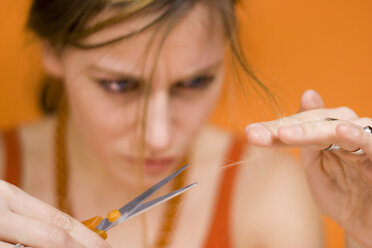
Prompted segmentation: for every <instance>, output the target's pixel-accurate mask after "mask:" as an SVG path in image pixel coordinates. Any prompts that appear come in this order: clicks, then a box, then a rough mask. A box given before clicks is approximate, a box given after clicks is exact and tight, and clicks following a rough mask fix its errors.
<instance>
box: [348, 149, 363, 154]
mask: <svg viewBox="0 0 372 248" xmlns="http://www.w3.org/2000/svg"><path fill="white" fill-rule="evenodd" d="M350 153H352V154H355V155H364V154H365V152H364V151H363V150H362V149H360V148H359V149H358V150H356V151H353V152H350Z"/></svg>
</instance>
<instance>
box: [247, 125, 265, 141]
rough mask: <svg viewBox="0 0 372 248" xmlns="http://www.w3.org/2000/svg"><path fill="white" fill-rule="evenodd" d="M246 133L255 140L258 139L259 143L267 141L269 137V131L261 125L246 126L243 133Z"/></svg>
mask: <svg viewBox="0 0 372 248" xmlns="http://www.w3.org/2000/svg"><path fill="white" fill-rule="evenodd" d="M248 132H250V134H251V135H254V136H256V138H257V139H260V140H261V141H268V140H269V139H270V137H271V133H270V131H269V130H267V129H266V128H265V127H264V126H262V125H261V124H257V123H255V124H252V125H249V126H247V128H246V129H245V133H246V134H248Z"/></svg>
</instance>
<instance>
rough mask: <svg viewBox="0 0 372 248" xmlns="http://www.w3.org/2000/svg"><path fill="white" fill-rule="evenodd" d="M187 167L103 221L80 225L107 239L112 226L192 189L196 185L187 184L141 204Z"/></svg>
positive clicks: (89, 221) (108, 215)
mask: <svg viewBox="0 0 372 248" xmlns="http://www.w3.org/2000/svg"><path fill="white" fill-rule="evenodd" d="M188 166H189V165H185V166H184V167H182V168H180V169H179V170H177V171H176V172H173V173H172V174H170V175H169V176H168V177H166V178H164V179H163V180H161V181H160V182H158V183H157V184H155V185H154V186H152V187H151V188H149V189H148V190H146V191H145V192H143V193H142V194H140V195H139V196H137V197H136V198H134V199H133V200H132V201H130V202H128V203H127V204H125V205H124V206H123V207H122V208H120V209H116V210H112V211H110V212H109V213H108V214H107V217H106V218H105V219H103V218H102V217H100V216H96V217H93V218H91V219H89V220H86V221H83V222H82V223H83V224H84V225H85V226H87V227H88V228H89V229H90V230H92V231H94V232H95V233H97V234H98V235H99V236H101V237H102V238H103V239H107V233H106V232H107V231H108V230H109V229H111V228H112V227H114V226H117V225H119V224H120V223H122V222H123V221H126V220H128V219H130V218H132V217H134V216H136V215H138V214H141V213H143V212H145V211H147V210H149V209H150V208H152V207H154V206H156V205H158V204H160V203H162V202H165V201H168V200H170V199H172V198H173V197H176V196H178V195H180V194H182V193H184V192H185V191H187V190H189V189H191V188H192V187H194V186H195V185H196V184H197V183H196V182H195V183H192V184H189V185H187V186H185V187H183V188H180V189H178V190H175V191H173V192H171V193H168V194H165V195H163V196H160V197H158V198H156V199H154V200H151V201H148V202H146V203H143V202H144V201H145V200H146V199H147V198H148V197H150V196H151V195H152V194H154V193H155V192H156V191H157V190H159V189H160V188H161V187H163V186H164V185H165V184H166V183H168V182H169V181H171V180H172V179H173V178H175V177H176V176H178V175H179V174H180V173H181V172H183V171H184V170H185V169H186V168H187V167H188Z"/></svg>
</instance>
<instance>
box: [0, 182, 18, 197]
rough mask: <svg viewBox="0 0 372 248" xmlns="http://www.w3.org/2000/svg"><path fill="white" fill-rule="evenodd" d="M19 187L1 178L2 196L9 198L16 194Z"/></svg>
mask: <svg viewBox="0 0 372 248" xmlns="http://www.w3.org/2000/svg"><path fill="white" fill-rule="evenodd" d="M18 191H19V189H18V188H17V187H16V186H14V185H13V184H10V183H8V182H5V181H3V180H0V198H5V199H8V198H9V197H12V196H15V195H16V194H17V192H18Z"/></svg>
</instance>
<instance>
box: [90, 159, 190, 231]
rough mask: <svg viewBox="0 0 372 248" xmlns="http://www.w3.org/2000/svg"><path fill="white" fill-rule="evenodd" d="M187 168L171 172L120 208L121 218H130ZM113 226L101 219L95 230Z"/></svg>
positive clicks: (115, 223)
mask: <svg viewBox="0 0 372 248" xmlns="http://www.w3.org/2000/svg"><path fill="white" fill-rule="evenodd" d="M187 167H189V165H188V164H187V165H185V166H183V167H182V168H180V169H179V170H177V171H175V172H173V173H172V174H170V175H169V176H167V177H166V178H164V179H163V180H161V181H160V182H158V183H157V184H155V185H154V186H152V187H151V188H149V189H148V190H146V191H145V192H143V193H142V194H140V195H139V196H137V197H136V198H134V199H133V200H132V201H130V202H128V203H127V204H126V205H124V206H123V207H122V208H120V209H119V212H120V213H121V217H128V216H130V215H131V214H132V213H133V212H134V211H135V210H136V209H137V208H138V207H139V206H141V204H142V203H143V202H144V201H145V200H146V199H147V198H148V197H150V196H151V195H153V194H154V193H155V192H156V191H157V190H158V189H160V188H161V187H163V186H164V185H165V184H167V183H168V182H169V181H170V180H172V179H173V178H175V177H176V176H178V175H179V174H180V173H181V172H182V171H184V170H185V169H186V168H187ZM121 217H120V218H121ZM115 225H117V221H115V222H113V223H111V222H110V221H108V220H107V218H105V219H103V220H102V221H101V222H100V223H99V225H98V226H97V229H98V230H104V231H107V230H108V229H110V228H111V227H113V226H115Z"/></svg>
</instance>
